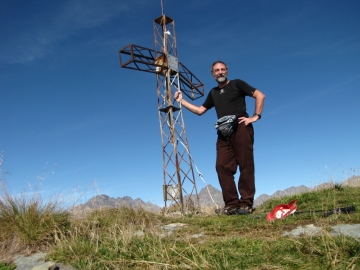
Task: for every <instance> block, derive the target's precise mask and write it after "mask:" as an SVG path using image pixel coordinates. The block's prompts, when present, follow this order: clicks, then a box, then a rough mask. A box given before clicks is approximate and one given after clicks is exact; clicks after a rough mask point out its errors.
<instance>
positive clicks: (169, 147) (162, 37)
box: [119, 15, 204, 213]
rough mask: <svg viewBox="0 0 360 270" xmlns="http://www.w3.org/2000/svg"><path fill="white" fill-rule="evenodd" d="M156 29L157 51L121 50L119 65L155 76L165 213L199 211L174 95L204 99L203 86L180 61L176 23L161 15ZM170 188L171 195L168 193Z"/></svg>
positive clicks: (143, 49) (178, 109)
mask: <svg viewBox="0 0 360 270" xmlns="http://www.w3.org/2000/svg"><path fill="white" fill-rule="evenodd" d="M153 28H154V46H155V49H154V50H152V49H148V48H145V47H142V46H138V45H134V44H130V45H127V46H125V47H124V48H123V49H121V50H119V57H120V65H121V67H123V68H129V69H134V70H140V71H144V72H149V73H154V74H156V86H157V88H156V90H157V95H158V115H159V124H160V134H161V141H162V150H163V151H162V153H163V176H164V185H163V193H164V203H165V210H166V212H169V211H173V210H175V209H176V210H180V211H181V212H182V213H185V212H187V211H194V210H198V209H200V200H199V196H198V192H197V188H196V181H195V175H194V170H193V166H192V164H193V161H192V158H191V155H190V149H189V144H188V140H187V135H186V129H185V124H184V119H183V113H182V109H181V107H178V106H179V104H177V103H176V101H175V100H173V95H174V93H175V92H176V91H182V92H183V93H184V94H185V95H186V96H187V97H189V98H190V99H192V100H195V99H197V98H200V97H202V96H204V85H203V83H202V82H201V81H200V80H199V79H198V78H197V77H196V76H195V75H194V74H193V73H192V72H191V71H190V70H189V69H187V68H186V67H185V66H184V65H183V64H182V63H181V62H179V61H178V55H177V49H176V33H175V22H174V20H173V19H171V18H170V17H168V16H166V15H162V16H160V17H158V18H156V19H155V20H154V22H153ZM174 103H176V104H174ZM169 187H170V188H172V189H170V190H172V192H169ZM176 188H178V189H176ZM174 190H176V192H174ZM168 201H170V203H169V204H168ZM178 208H179V209H178Z"/></svg>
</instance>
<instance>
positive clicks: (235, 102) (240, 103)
mask: <svg viewBox="0 0 360 270" xmlns="http://www.w3.org/2000/svg"><path fill="white" fill-rule="evenodd" d="M255 90H256V88H254V87H252V86H250V85H248V84H247V83H246V82H244V81H242V80H239V79H236V80H231V81H230V82H229V83H228V84H227V85H226V86H225V87H223V88H219V87H214V88H213V89H211V91H210V92H209V94H208V96H207V98H206V100H205V102H204V103H203V105H202V106H204V107H205V108H207V109H211V108H212V107H215V110H216V114H217V117H218V118H221V117H223V116H225V115H236V116H238V117H240V116H246V117H247V116H248V114H247V113H246V103H245V96H252V95H253V94H254V91H255Z"/></svg>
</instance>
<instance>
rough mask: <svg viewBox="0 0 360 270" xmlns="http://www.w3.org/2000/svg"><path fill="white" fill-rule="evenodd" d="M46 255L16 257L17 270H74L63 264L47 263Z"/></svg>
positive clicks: (36, 254)
mask: <svg viewBox="0 0 360 270" xmlns="http://www.w3.org/2000/svg"><path fill="white" fill-rule="evenodd" d="M45 256H46V253H41V252H39V253H35V254H31V255H30V256H24V255H15V256H14V264H15V265H16V268H15V270H74V268H72V267H71V266H67V265H64V264H61V263H55V262H51V261H48V262H45Z"/></svg>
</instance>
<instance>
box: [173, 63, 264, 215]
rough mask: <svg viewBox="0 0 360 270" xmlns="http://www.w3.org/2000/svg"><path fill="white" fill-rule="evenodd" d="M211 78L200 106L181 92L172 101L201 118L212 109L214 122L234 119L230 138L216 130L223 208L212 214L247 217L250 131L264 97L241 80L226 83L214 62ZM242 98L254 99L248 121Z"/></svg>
mask: <svg viewBox="0 0 360 270" xmlns="http://www.w3.org/2000/svg"><path fill="white" fill-rule="evenodd" d="M211 74H212V76H213V77H214V79H215V80H216V81H217V83H218V86H217V87H214V88H213V89H211V91H210V92H209V94H208V96H207V98H206V100H205V102H204V103H203V104H202V105H201V106H196V105H194V104H192V103H190V102H188V101H186V100H185V99H183V98H182V93H181V92H176V93H175V95H174V98H175V100H176V101H177V102H178V103H180V104H181V105H182V106H184V107H185V108H186V109H188V110H189V111H191V112H193V113H195V114H197V115H202V114H204V113H205V112H206V111H207V110H209V109H211V108H212V107H215V110H216V114H217V117H218V119H220V118H222V117H224V116H230V115H234V116H236V117H234V119H235V124H237V125H235V126H231V127H230V131H231V130H233V132H232V134H231V135H229V134H225V133H224V134H222V133H221V132H220V131H219V130H220V128H219V129H218V138H217V142H216V171H217V174H218V178H219V183H220V186H221V189H222V195H223V199H224V203H225V207H224V208H223V209H216V210H215V212H217V213H223V214H227V215H231V214H250V213H251V212H252V211H253V208H252V206H253V203H254V195H255V166H254V155H253V144H254V130H253V125H252V123H253V122H256V121H258V120H259V119H260V118H261V112H262V110H263V106H264V99H265V95H264V94H263V93H262V92H260V91H259V90H257V89H256V88H254V87H252V86H250V85H248V84H247V83H246V82H244V81H242V80H239V79H235V80H228V67H227V65H226V64H225V63H224V62H222V61H216V62H215V63H213V64H212V67H211ZM246 96H251V97H253V98H255V112H254V114H253V116H252V117H249V115H248V114H247V112H246V102H245V97H246ZM218 122H219V121H218ZM238 166H239V168H240V177H239V181H238V188H237V187H236V184H235V182H234V175H235V174H236V170H237V167H238ZM238 191H239V193H240V199H239V195H238Z"/></svg>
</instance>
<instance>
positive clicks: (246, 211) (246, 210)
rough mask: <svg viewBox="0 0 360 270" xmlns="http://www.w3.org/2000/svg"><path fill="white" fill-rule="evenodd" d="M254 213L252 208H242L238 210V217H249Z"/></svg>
mask: <svg viewBox="0 0 360 270" xmlns="http://www.w3.org/2000/svg"><path fill="white" fill-rule="evenodd" d="M252 211H253V209H252V207H249V206H241V207H240V208H238V209H236V214H238V215H249V214H251V213H252Z"/></svg>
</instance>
